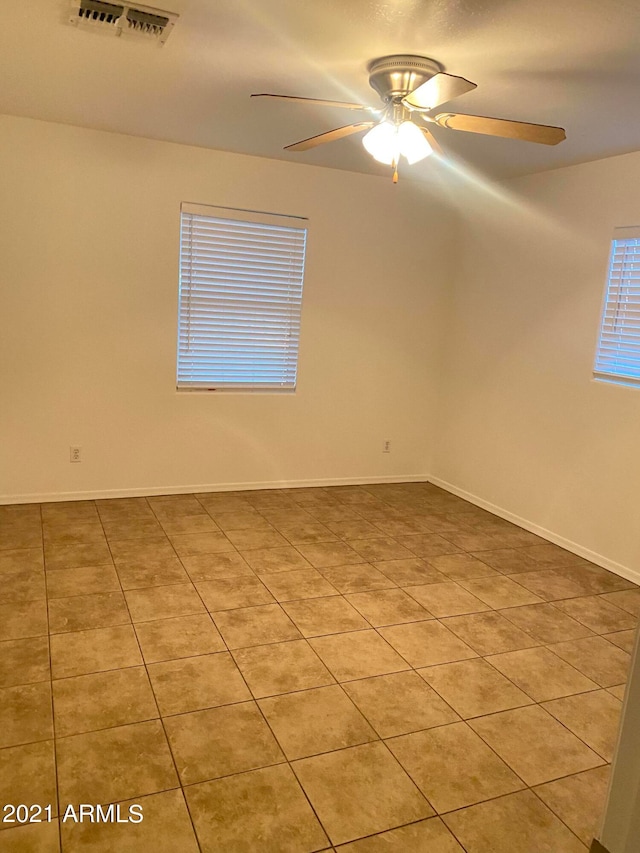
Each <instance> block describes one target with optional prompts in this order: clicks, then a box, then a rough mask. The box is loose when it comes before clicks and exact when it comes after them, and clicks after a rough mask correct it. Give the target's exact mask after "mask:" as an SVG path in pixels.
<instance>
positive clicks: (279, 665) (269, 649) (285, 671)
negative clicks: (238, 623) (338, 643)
mask: <svg viewBox="0 0 640 853" xmlns="http://www.w3.org/2000/svg"><path fill="white" fill-rule="evenodd" d="M233 656H234V658H235V661H236V663H237V664H238V667H239V668H240V671H241V672H242V675H243V676H244V678H245V679H246V681H247V684H248V685H249V688H250V689H251V692H252V693H253V695H254V696H255V698H256V699H262V698H264V697H266V696H275V695H277V694H280V693H290V692H292V691H294V690H308V689H309V688H311V687H324V686H326V685H328V684H334V683H335V679H334V678H333V676H332V675H331V673H330V672H329V670H328V669H327V668H326V667H325V665H324V664H323V663H322V661H321V660H320V658H319V657H318V656H317V655H316V653H315V652H314V650H313V649H312V648H311V646H310V645H309V643H308V642H306V640H292V641H290V642H287V643H276V644H274V645H269V646H254V647H253V648H250V649H239V650H238V651H236V652H234V655H233Z"/></svg>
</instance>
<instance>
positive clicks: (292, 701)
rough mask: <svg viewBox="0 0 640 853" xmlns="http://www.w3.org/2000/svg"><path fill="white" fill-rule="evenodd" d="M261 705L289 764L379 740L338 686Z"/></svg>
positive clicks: (269, 700)
mask: <svg viewBox="0 0 640 853" xmlns="http://www.w3.org/2000/svg"><path fill="white" fill-rule="evenodd" d="M258 704H259V705H260V708H261V709H262V713H263V714H264V715H265V717H266V718H267V721H268V723H269V725H270V726H271V728H272V729H273V731H274V733H275V735H276V737H277V738H278V742H279V743H280V744H281V746H282V748H283V750H284V752H285V755H286V756H287V758H288V759H289V760H290V761H293V760H294V759H296V758H306V757H308V756H310V755H316V754H318V753H321V752H330V751H332V750H335V749H344V748H345V747H348V746H357V745H358V744H361V743H367V742H369V741H373V740H377V736H376V733H375V732H374V730H373V729H372V728H371V726H370V725H369V724H368V723H367V721H366V720H365V718H364V717H363V716H362V714H361V713H360V711H358V709H357V708H356V707H355V705H354V704H353V702H351V700H350V699H349V698H348V697H347V696H346V695H345V693H344V691H343V690H342V688H341V687H338V686H337V685H336V686H331V687H318V688H315V689H313V690H303V691H300V692H299V693H289V694H288V695H285V696H274V697H272V698H270V699H261V700H260V702H259V703H258ZM301 720H304V724H303V725H301V724H300V721H301Z"/></svg>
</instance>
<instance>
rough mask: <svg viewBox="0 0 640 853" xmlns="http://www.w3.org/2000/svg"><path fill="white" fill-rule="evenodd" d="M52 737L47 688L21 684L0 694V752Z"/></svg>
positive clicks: (42, 683)
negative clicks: (9, 747) (0, 749)
mask: <svg viewBox="0 0 640 853" xmlns="http://www.w3.org/2000/svg"><path fill="white" fill-rule="evenodd" d="M52 737H53V717H52V714H51V684H50V683H49V682H48V681H41V682H39V683H38V684H24V685H20V686H18V687H4V688H2V689H1V690H0V748H2V747H4V746H18V745H19V744H22V743H31V742H32V741H37V740H50V739H51V738H52Z"/></svg>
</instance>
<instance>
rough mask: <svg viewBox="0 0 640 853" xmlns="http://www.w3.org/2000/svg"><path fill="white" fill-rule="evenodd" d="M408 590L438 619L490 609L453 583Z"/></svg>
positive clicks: (422, 586) (412, 587)
mask: <svg viewBox="0 0 640 853" xmlns="http://www.w3.org/2000/svg"><path fill="white" fill-rule="evenodd" d="M406 590H407V592H408V593H409V594H410V595H412V596H413V597H414V598H415V599H416V601H419V602H420V604H422V605H424V607H426V608H427V610H429V611H430V612H431V613H433V615H434V616H438V617H441V616H460V615H461V614H463V613H478V612H480V611H483V610H488V609H489V608H488V606H487V605H486V604H485V603H484V602H483V601H480V599H479V598H476V597H475V595H472V594H471V593H470V592H467V590H466V589H464V588H463V587H461V586H460V585H459V584H457V583H455V582H453V581H451V582H449V583H430V584H424V585H421V586H408V587H406Z"/></svg>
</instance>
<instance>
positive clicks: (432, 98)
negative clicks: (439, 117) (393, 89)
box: [402, 73, 477, 110]
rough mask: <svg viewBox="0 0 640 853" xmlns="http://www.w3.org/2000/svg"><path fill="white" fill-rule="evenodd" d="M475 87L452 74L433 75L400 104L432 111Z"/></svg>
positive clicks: (473, 84)
mask: <svg viewBox="0 0 640 853" xmlns="http://www.w3.org/2000/svg"><path fill="white" fill-rule="evenodd" d="M476 86H477V84H476V83H472V82H471V81H470V80H465V78H464V77H454V76H453V74H442V73H440V74H434V75H433V77H431V78H430V79H429V80H427V82H426V83H423V84H422V86H418V88H417V89H414V90H413V92H411V93H410V94H409V95H407V97H406V98H404V100H403V101H402V103H403V104H406V105H407V106H409V107H413V108H414V109H417V110H433V109H434V108H435V107H439V106H440V104H444V103H445V102H446V101H451V100H453V98H457V97H459V96H460V95H464V93H465V92H470V91H471V90H472V89H475V88H476Z"/></svg>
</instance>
